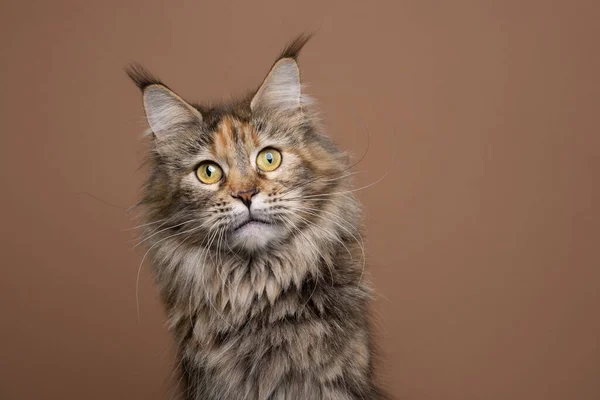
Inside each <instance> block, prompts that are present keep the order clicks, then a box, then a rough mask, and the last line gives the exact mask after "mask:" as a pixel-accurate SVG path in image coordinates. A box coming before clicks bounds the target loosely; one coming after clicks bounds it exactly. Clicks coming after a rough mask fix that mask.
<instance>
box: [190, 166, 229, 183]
mask: <svg viewBox="0 0 600 400" xmlns="http://www.w3.org/2000/svg"><path fill="white" fill-rule="evenodd" d="M196 176H197V177H198V179H200V182H202V183H206V184H207V185H210V184H212V183H217V182H219V181H220V180H221V178H222V177H223V170H222V169H221V167H219V166H218V165H217V164H215V163H214V162H212V161H205V162H203V163H202V164H200V165H199V166H198V168H197V169H196Z"/></svg>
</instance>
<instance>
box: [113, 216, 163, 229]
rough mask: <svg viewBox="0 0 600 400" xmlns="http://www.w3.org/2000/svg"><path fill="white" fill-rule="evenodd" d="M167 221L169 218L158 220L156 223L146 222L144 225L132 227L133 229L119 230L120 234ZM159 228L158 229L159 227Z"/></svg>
mask: <svg viewBox="0 0 600 400" xmlns="http://www.w3.org/2000/svg"><path fill="white" fill-rule="evenodd" d="M168 219H170V218H163V219H159V220H158V221H152V222H147V223H145V224H141V225H138V226H134V227H132V228H126V229H122V230H121V232H126V231H133V230H135V229H139V228H143V227H144V226H150V225H154V224H158V223H159V222H162V221H166V220H168ZM159 228H160V227H159Z"/></svg>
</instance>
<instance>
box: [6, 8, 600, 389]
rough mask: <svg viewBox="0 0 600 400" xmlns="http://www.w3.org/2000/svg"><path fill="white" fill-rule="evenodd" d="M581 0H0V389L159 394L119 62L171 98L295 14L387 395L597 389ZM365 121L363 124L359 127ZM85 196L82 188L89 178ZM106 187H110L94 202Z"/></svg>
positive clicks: (258, 74)
mask: <svg viewBox="0 0 600 400" xmlns="http://www.w3.org/2000/svg"><path fill="white" fill-rule="evenodd" d="M599 11H600V6H599V3H598V2H597V1H571V2H569V1H462V0H460V1H452V2H450V1H427V0H425V1H423V0H420V1H386V2H383V1H382V2H370V3H367V2H351V1H339V2H322V1H317V0H303V1H295V2H287V1H252V2H251V1H236V2H232V1H222V2H218V1H211V2H208V1H171V2H160V1H155V0H147V1H137V2H131V1H112V0H111V1H95V2H91V1H67V0H57V1H52V2H50V1H29V2H28V1H21V2H17V1H14V0H13V1H3V2H2V5H1V10H0V30H1V33H2V34H1V35H0V43H1V46H0V51H1V56H0V57H1V60H2V62H1V68H2V74H1V78H0V79H1V90H0V99H1V100H0V101H1V104H0V117H1V119H0V120H1V135H2V139H1V142H0V143H1V145H0V151H1V153H0V154H1V157H0V176H1V178H0V187H1V194H2V195H1V196H0V207H1V210H2V218H1V220H0V223H1V229H0V240H1V249H0V251H1V258H0V260H1V268H0V318H1V322H0V398H1V399H3V400H26V399H65V400H71V399H73V400H75V399H89V400H94V399H98V400H107V399H131V400H147V399H171V398H174V396H175V391H174V389H173V388H174V385H175V383H176V381H177V376H176V374H173V373H172V371H173V369H174V367H175V366H174V362H173V360H174V358H173V354H174V353H173V351H174V349H173V345H172V342H171V339H170V335H169V333H168V332H167V330H166V328H165V326H164V318H165V316H164V310H163V308H162V305H161V303H160V301H159V299H158V296H157V293H156V288H155V287H154V284H153V282H152V277H151V275H150V274H149V271H148V268H147V267H146V266H144V267H142V269H141V274H140V287H139V302H140V312H139V317H138V313H137V310H136V276H137V272H138V266H139V263H140V260H141V258H142V256H143V250H142V249H140V248H136V249H134V248H133V246H134V244H135V242H136V234H135V232H134V231H131V230H128V229H129V228H132V227H133V226H135V225H136V224H137V223H139V221H138V220H136V218H135V215H134V214H132V213H129V214H128V213H126V212H125V209H126V208H127V207H129V206H131V205H132V204H134V203H135V201H136V200H137V199H138V197H139V189H140V186H141V183H142V181H143V179H144V176H145V173H146V170H145V169H144V168H141V169H140V168H139V167H140V166H141V163H142V160H143V157H144V152H145V151H146V142H145V140H144V138H143V137H142V132H143V131H144V129H145V128H146V125H145V122H144V118H143V110H142V105H141V99H140V95H139V93H138V91H137V89H136V88H135V87H134V85H133V84H132V83H131V82H129V81H128V79H127V77H126V76H125V74H124V72H123V67H124V66H125V65H126V64H128V63H130V62H132V61H138V62H141V63H143V64H144V65H146V66H147V67H148V68H149V69H150V70H151V71H153V72H154V73H155V74H157V75H158V76H159V77H161V78H162V79H163V80H164V81H165V82H166V83H167V84H168V85H169V86H171V87H172V88H173V89H174V90H175V91H177V92H178V93H179V94H181V95H182V96H184V97H185V98H187V99H189V100H192V101H198V102H203V101H210V100H219V99H226V98H228V97H230V96H233V95H235V94H239V93H243V92H245V91H246V90H248V89H251V88H254V87H256V86H257V85H258V84H259V83H260V81H261V80H262V78H263V77H264V75H265V74H266V72H267V70H268V68H269V67H270V65H271V63H272V61H273V60H274V57H275V56H276V55H277V54H278V52H279V51H280V50H281V49H282V47H283V46H284V45H285V44H286V43H287V42H288V41H289V40H290V39H292V38H293V37H295V36H296V35H297V34H299V33H301V32H304V31H314V32H316V35H315V37H314V39H313V40H312V41H311V42H310V43H309V44H308V45H307V46H306V48H305V49H304V52H303V54H302V55H301V59H300V65H301V69H302V74H303V75H302V76H303V78H304V81H305V82H306V83H307V84H308V92H309V93H310V94H312V95H313V96H314V97H316V98H317V100H318V101H319V104H320V107H321V110H322V111H323V115H324V118H325V122H326V126H327V129H328V131H329V133H330V134H331V135H332V136H333V137H334V139H335V140H336V141H337V142H338V143H339V145H340V146H341V147H342V148H344V149H346V150H349V151H351V152H352V153H353V154H355V159H357V160H358V159H360V156H361V155H362V154H363V153H364V152H365V150H366V149H367V147H368V152H367V153H366V156H365V157H364V159H363V160H362V161H361V162H360V163H359V164H358V166H357V167H356V168H355V170H356V171H365V172H363V173H361V174H358V175H357V176H356V185H357V187H361V186H365V185H368V184H370V183H372V182H375V181H377V180H378V179H379V178H381V177H382V176H384V175H385V178H384V179H383V180H382V181H381V182H379V183H377V184H375V185H373V186H371V187H368V188H367V189H365V190H361V191H358V192H357V194H358V196H359V198H360V200H361V201H362V202H363V204H364V207H365V218H366V222H367V233H368V236H367V238H366V245H367V255H368V267H369V271H370V272H371V275H372V280H373V284H374V286H375V289H376V291H377V299H376V301H375V302H374V303H373V312H374V318H375V319H376V321H377V324H376V327H377V338H378V339H377V340H378V343H379V345H380V347H381V349H382V353H383V360H382V364H381V379H382V381H383V382H385V384H386V386H387V387H388V388H389V390H390V392H391V393H392V394H393V395H394V398H397V399H410V400H440V399H442V400H445V399H456V400H459V399H460V400H470V399H473V400H474V399H494V400H504V399H513V400H517V399H519V400H537V399H540V400H542V399H543V400H553V399H557V400H558V399H578V400H587V399H589V400H592V399H598V398H600V339H599V338H600V320H599V317H600V312H599V306H600V290H599V289H600V271H599V267H600V254H599V239H600V218H599V215H600V214H599V211H600V207H599V205H598V202H599V199H598V194H599V179H598V178H599V172H600V159H599V152H600V132H599V129H598V128H599V126H600V124H599V121H598V118H599V106H600V85H599V82H600V79H599V78H598V73H599V71H600V55H599V51H598V39H599V38H600V28H599V24H598V20H599V18H600V12H599ZM367 132H368V134H367ZM96 198H97V199H96ZM107 203H110V204H111V205H109V204H107Z"/></svg>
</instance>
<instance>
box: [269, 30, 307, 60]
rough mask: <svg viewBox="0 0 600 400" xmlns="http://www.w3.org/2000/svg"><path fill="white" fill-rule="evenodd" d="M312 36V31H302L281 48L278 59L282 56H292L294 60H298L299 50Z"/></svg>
mask: <svg viewBox="0 0 600 400" xmlns="http://www.w3.org/2000/svg"><path fill="white" fill-rule="evenodd" d="M312 37H313V34H312V33H303V34H301V35H299V36H298V37H297V38H296V39H294V40H292V41H291V42H290V44H288V45H287V46H286V47H285V49H283V51H282V52H281V55H280V56H279V57H278V59H279V60H280V59H282V58H293V59H294V60H298V56H299V55H300V51H301V50H302V48H303V47H304V45H305V44H306V42H308V41H309V40H310V38H312Z"/></svg>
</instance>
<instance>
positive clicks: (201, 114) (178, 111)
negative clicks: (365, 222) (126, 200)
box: [130, 43, 346, 252]
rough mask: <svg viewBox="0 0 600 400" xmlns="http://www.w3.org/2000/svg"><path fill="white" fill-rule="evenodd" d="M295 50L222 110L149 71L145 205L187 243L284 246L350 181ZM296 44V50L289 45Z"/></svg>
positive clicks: (139, 79) (145, 78)
mask: <svg viewBox="0 0 600 400" xmlns="http://www.w3.org/2000/svg"><path fill="white" fill-rule="evenodd" d="M302 44H303V43H296V44H295V45H296V46H297V47H298V48H297V49H296V53H295V54H288V55H286V54H284V56H282V58H280V59H279V60H278V61H277V62H276V63H275V64H274V66H273V67H272V69H271V70H270V72H269V74H268V75H267V77H266V78H265V80H264V82H263V83H262V85H261V86H260V87H259V89H258V90H257V91H256V92H255V93H253V95H252V96H248V97H247V98H244V99H242V100H240V101H238V102H236V103H233V104H228V105H225V106H221V107H210V108H208V107H200V106H193V105H191V104H189V103H187V102H186V101H184V100H183V99H182V98H181V97H179V96H178V95H176V94H175V93H174V92H173V91H171V90H170V89H169V88H167V87H166V86H165V85H164V84H162V83H161V82H159V81H158V80H156V79H155V78H153V77H151V76H150V75H149V74H148V73H147V72H146V71H144V70H141V69H139V67H138V68H134V69H132V70H131V71H130V76H131V77H132V78H133V79H134V81H136V83H137V84H138V85H139V86H140V87H141V88H142V90H143V94H144V107H145V111H146V116H147V120H148V123H149V125H150V128H151V131H152V134H153V151H152V152H151V155H150V166H151V177H150V179H149V181H148V183H147V185H146V196H145V197H146V198H145V201H144V203H145V204H146V205H147V206H148V208H149V209H150V210H149V214H150V215H151V218H152V219H154V220H157V221H158V220H165V221H167V223H168V225H165V226H170V227H172V229H170V230H169V231H168V232H167V233H169V234H172V235H180V236H181V238H182V239H183V240H185V241H187V242H188V243H195V244H199V245H201V246H205V247H217V248H221V249H225V250H227V249H229V250H234V251H245V252H254V251H257V250H264V249H266V248H269V247H271V248H275V247H277V246H280V245H282V244H283V243H285V242H286V241H287V240H288V239H289V238H290V237H291V236H292V235H295V234H302V229H303V228H304V227H306V226H309V225H312V226H317V220H318V217H319V215H320V214H321V211H322V210H325V209H326V208H327V207H328V206H331V205H332V204H333V203H335V202H336V201H337V202H339V197H338V198H337V199H336V198H335V196H332V195H331V194H332V193H333V192H334V191H336V190H340V188H341V187H342V186H343V185H344V184H345V179H343V178H344V176H343V172H344V170H345V169H346V157H345V155H344V154H343V153H341V152H340V151H339V150H338V149H337V148H336V147H335V146H334V145H333V143H332V142H331V140H330V139H329V138H328V137H327V136H325V135H323V134H322V133H321V130H320V129H319V127H318V123H317V120H316V117H315V116H314V114H313V113H312V111H311V105H310V103H309V101H308V99H307V98H306V96H304V94H303V93H302V91H301V84H300V75H299V70H298V66H297V63H296V59H295V56H296V54H297V51H299V48H300V47H301V46H302ZM288 50H289V49H288Z"/></svg>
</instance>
